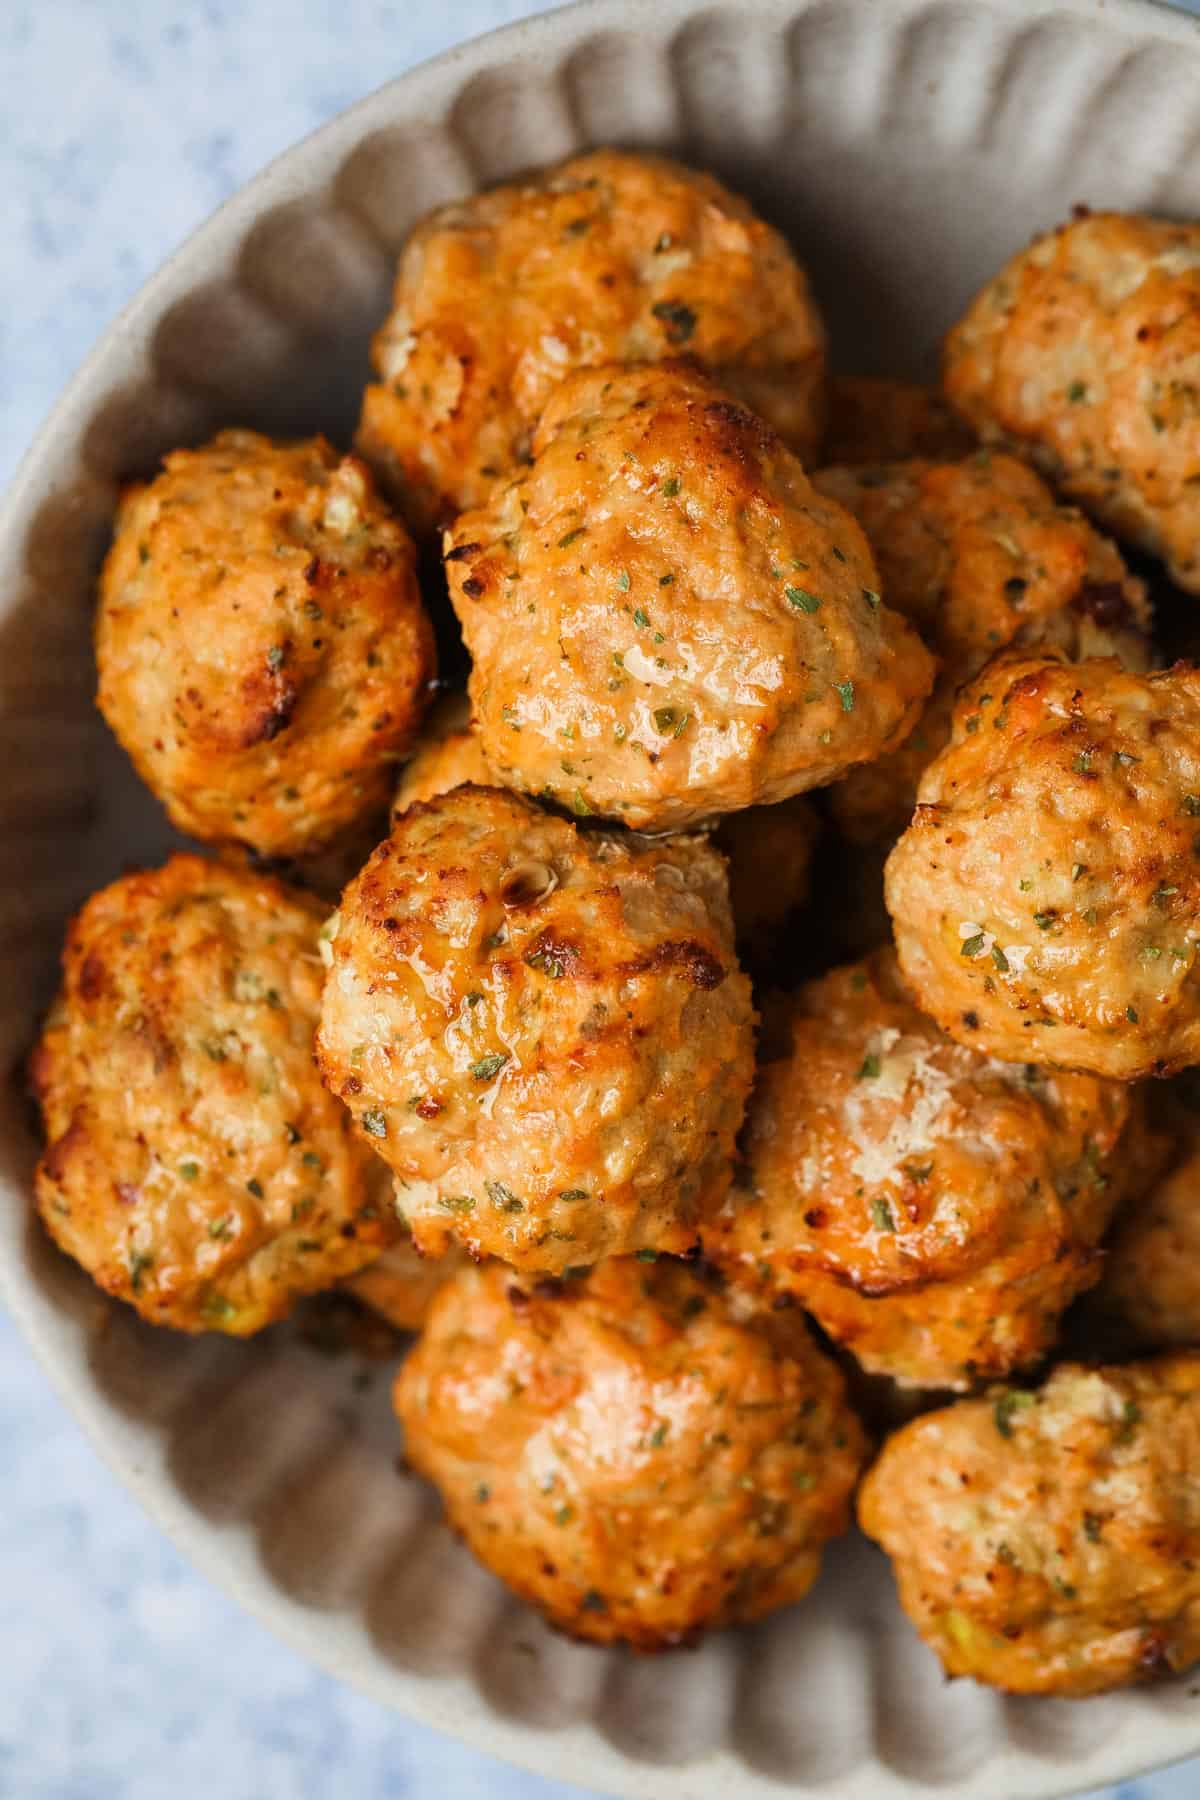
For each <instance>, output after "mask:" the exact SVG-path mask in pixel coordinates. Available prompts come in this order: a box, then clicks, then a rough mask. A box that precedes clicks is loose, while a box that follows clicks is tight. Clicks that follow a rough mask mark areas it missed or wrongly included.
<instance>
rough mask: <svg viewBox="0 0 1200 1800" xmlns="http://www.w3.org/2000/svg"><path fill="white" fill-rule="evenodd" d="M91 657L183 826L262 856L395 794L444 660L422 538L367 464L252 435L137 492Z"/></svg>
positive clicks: (280, 852)
mask: <svg viewBox="0 0 1200 1800" xmlns="http://www.w3.org/2000/svg"><path fill="white" fill-rule="evenodd" d="M96 658H97V662H98V664H99V668H100V686H99V692H98V695H97V700H98V703H99V706H100V710H101V712H102V713H103V714H104V716H105V718H106V719H107V720H108V723H109V724H110V725H111V727H112V729H113V731H114V732H115V733H116V735H117V737H118V738H119V739H120V741H121V743H122V744H123V745H124V747H125V749H126V750H127V751H128V752H129V755H130V756H131V757H132V758H133V761H134V764H135V766H136V767H137V771H138V773H139V774H140V775H141V777H142V779H143V780H144V781H145V782H146V783H147V785H148V786H149V787H151V788H152V789H153V791H154V792H155V793H156V794H157V795H158V797H159V799H160V800H161V801H162V802H163V804H164V805H165V807H166V808H167V811H168V812H169V814H170V815H171V818H172V820H173V822H174V823H175V824H176V825H177V826H179V828H180V830H182V831H188V832H191V833H192V835H193V836H194V837H198V838H204V839H208V840H213V841H223V840H234V841H237V842H240V843H244V844H248V845H250V846H251V848H252V849H254V850H256V851H258V852H260V853H261V854H262V855H265V856H297V855H301V854H303V853H305V852H307V851H310V850H314V849H319V848H321V847H322V846H323V845H325V844H326V843H328V842H329V841H330V840H332V839H334V838H337V837H338V836H340V835H341V834H342V833H344V832H346V831H348V830H349V829H350V828H352V827H353V826H354V825H355V823H356V822H357V821H359V820H361V819H362V818H364V817H365V816H366V815H368V814H370V813H371V812H372V811H373V810H382V808H384V807H385V806H386V805H387V800H388V794H389V790H390V787H391V783H392V776H393V766H394V764H395V763H396V762H397V761H398V760H399V759H400V758H401V757H402V756H403V755H404V753H405V751H406V750H407V748H408V745H409V742H410V740H411V738H412V737H413V735H414V733H415V731H416V729H417V726H418V724H419V722H420V718H421V713H422V711H423V710H424V705H425V700H426V695H427V689H428V687H429V683H430V681H431V679H432V676H433V670H434V647H433V633H432V629H431V627H430V624H429V620H428V618H427V617H426V614H425V610H424V608H423V606H422V604H421V597H420V594H419V592H418V589H417V580H416V574H415V568H414V556H413V548H412V543H411V541H410V539H409V536H408V533H407V532H406V531H405V529H404V527H403V526H402V525H401V524H400V522H399V521H398V520H397V519H394V518H393V517H392V516H391V514H390V513H389V512H388V511H387V510H386V509H385V507H384V506H383V505H382V503H381V502H380V501H379V499H378V498H377V497H376V494H375V490H374V485H373V483H372V480H371V476H370V474H369V472H368V471H367V470H366V469H365V468H364V466H363V465H362V463H360V462H359V461H358V460H357V459H356V458H355V457H345V456H339V454H338V453H337V451H336V450H334V449H333V448H332V446H331V445H329V444H327V443H326V442H325V440H324V439H323V438H312V439H309V440H306V441H305V442H303V443H299V444H274V443H272V442H271V441H270V439H268V438H265V437H260V436H258V435H257V433H255V432H252V431H223V432H221V434H220V435H219V436H218V437H216V438H214V439H213V441H212V443H210V444H207V445H205V446H204V447H203V448H202V449H200V450H176V451H174V452H172V454H171V455H170V456H168V457H167V459H166V465H165V467H164V469H163V472H162V473H161V474H160V475H158V476H156V478H155V479H154V480H153V481H151V482H150V483H149V484H148V485H146V486H137V487H133V488H131V489H129V490H128V491H127V493H126V495H125V497H124V499H123V500H122V503H121V507H120V511H119V513H118V515H117V524H116V536H115V539H114V541H113V546H112V549H111V550H110V551H109V554H108V560H107V562H106V563H105V565H104V572H103V574H102V576H101V578H100V604H99V609H98V612H97V615H96Z"/></svg>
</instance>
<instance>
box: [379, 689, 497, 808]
mask: <svg viewBox="0 0 1200 1800" xmlns="http://www.w3.org/2000/svg"><path fill="white" fill-rule="evenodd" d="M468 784H469V785H473V786H475V787H495V786H496V785H497V783H496V780H495V777H494V776H493V774H492V771H491V770H490V769H489V768H488V765H487V762H486V761H485V759H484V754H483V749H482V747H481V745H480V742H479V738H478V736H477V734H476V733H475V732H473V731H472V730H471V706H470V702H469V701H468V699H467V696H466V695H465V694H448V695H447V696H446V698H445V699H444V700H440V701H439V702H438V704H437V705H436V706H435V707H434V709H433V711H432V712H431V713H430V715H429V719H428V721H427V723H426V727H425V730H424V731H423V732H422V734H421V737H420V738H419V740H418V742H417V746H416V749H415V750H414V751H413V754H412V756H411V757H410V759H409V760H408V762H406V763H405V765H404V768H403V769H402V770H401V773H400V779H399V781H398V782H397V783H396V793H395V797H394V799H393V801H392V817H393V819H398V818H399V817H400V814H401V813H402V812H406V811H407V810H408V808H409V807H410V806H412V805H413V804H414V803H415V802H416V801H418V800H436V799H437V797H438V795H439V794H448V793H449V792H450V790H451V788H456V787H463V786H465V785H468Z"/></svg>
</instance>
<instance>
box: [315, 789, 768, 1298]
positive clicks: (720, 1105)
mask: <svg viewBox="0 0 1200 1800" xmlns="http://www.w3.org/2000/svg"><path fill="white" fill-rule="evenodd" d="M329 929H330V930H331V932H332V934H333V935H332V936H331V939H330V941H329V942H328V944H327V951H328V954H329V957H330V962H331V967H330V970H329V975H328V978H327V981H326V986H325V1000H324V1007H323V1013H322V1023H321V1030H320V1035H319V1054H320V1058H321V1065H322V1069H323V1071H324V1074H325V1079H326V1081H327V1082H328V1084H329V1086H330V1087H331V1088H332V1089H333V1090H334V1092H335V1093H337V1094H340V1095H341V1097H342V1098H343V1099H344V1100H345V1101H346V1103H347V1105H348V1106H349V1107H350V1108H351V1110H352V1112H353V1114H354V1117H355V1119H356V1121H357V1124H358V1128H359V1130H360V1131H361V1132H362V1134H363V1136H364V1138H365V1139H366V1141H367V1142H368V1143H369V1144H370V1145H371V1146H372V1147H373V1148H374V1149H375V1150H377V1151H378V1152H379V1154H380V1155H381V1156H382V1157H383V1159H384V1160H385V1162H387V1164H388V1165H389V1167H390V1168H391V1169H392V1170H393V1172H394V1173H395V1175H396V1177H397V1204H398V1206H399V1208H400V1210H401V1211H402V1212H403V1214H404V1215H405V1217H406V1218H407V1220H408V1222H409V1224H410V1225H411V1227H412V1233H413V1237H414V1239H415V1241H416V1243H417V1245H418V1246H419V1248H421V1249H422V1250H425V1251H428V1252H431V1253H433V1254H435V1255H436V1254H438V1253H440V1252H441V1251H442V1250H443V1249H445V1247H446V1246H447V1245H448V1244H449V1243H450V1242H451V1241H453V1240H455V1239H457V1240H458V1241H460V1242H462V1243H463V1244H464V1245H465V1246H466V1247H467V1248H468V1249H469V1250H470V1251H471V1252H472V1254H474V1255H495V1256H499V1257H501V1258H502V1259H503V1260H504V1261H505V1262H508V1263H511V1264H512V1265H513V1266H514V1267H516V1268H522V1269H532V1270H540V1271H545V1272H548V1273H558V1272H561V1271H562V1270H563V1269H564V1268H566V1267H568V1266H573V1265H579V1264H586V1263H591V1262H594V1261H596V1260H597V1259H598V1258H599V1257H601V1256H606V1255H614V1254H619V1253H620V1252H622V1251H627V1250H636V1249H642V1248H650V1249H659V1250H673V1251H684V1250H687V1249H689V1248H691V1247H692V1246H693V1245H694V1243H695V1240H696V1224H697V1220H698V1219H699V1218H700V1216H701V1215H702V1213H703V1212H704V1211H705V1210H707V1209H709V1208H710V1207H712V1206H714V1205H716V1204H717V1203H718V1202H719V1201H720V1198H721V1196H722V1194H723V1193H724V1191H725V1188H726V1187H727V1185H728V1183H729V1179H730V1158H731V1154H732V1150H733V1141H734V1136H735V1133H736V1132H737V1130H738V1127H739V1126H740V1124H741V1121H742V1114H743V1110H744V1106H745V1099H746V1094H747V1091H748V1088H749V1085H750V1079H751V1073H752V1059H753V1044H752V1038H753V1012H752V1009H751V1004H750V992H749V983H748V982H747V980H746V978H745V976H744V975H743V974H742V973H741V972H740V970H739V969H738V966H737V962H736V959H735V957H734V954H733V932H732V924H731V920H730V916H729V900H728V891H727V883H726V877H725V868H724V864H723V862H722V860H721V858H720V857H719V856H718V855H717V853H716V852H715V851H713V850H711V849H710V848H709V846H708V845H707V843H706V842H705V841H704V840H703V839H702V838H676V839H672V840H666V841H663V842H655V843H652V844H648V843H645V842H639V841H638V840H636V839H630V838H622V837H618V836H615V835H608V836H601V835H598V834H588V835H585V834H584V833H581V832H579V831H578V830H577V829H576V828H575V826H574V825H572V824H571V823H570V822H569V821H568V820H565V819H561V818H557V817H553V816H551V815H548V814H545V813H541V812H539V811H538V810H537V809H536V808H535V807H533V806H530V805H529V803H528V802H527V801H524V800H521V799H519V798H517V796H515V795H513V794H505V793H501V792H499V791H498V790H496V789H487V788H473V787H467V788H457V789H455V791H454V792H453V793H452V794H448V795H444V796H443V797H442V798H440V799H438V800H434V801H431V802H429V803H428V804H424V805H418V806H415V807H412V808H411V809H410V810H409V811H408V812H407V813H405V814H404V815H403V816H402V817H401V818H400V819H399V820H398V821H397V823H396V825H395V827H394V828H393V832H392V836H391V838H390V839H389V840H388V841H387V842H386V843H384V844H381V845H380V847H379V848H378V850H377V851H376V852H375V854H374V856H373V857H372V859H371V861H370V862H369V863H368V864H367V867H366V868H365V869H364V870H363V872H362V873H361V875H359V877H358V878H357V880H355V881H353V882H351V884H350V886H349V887H348V888H347V890H346V892H345V894H344V895H343V897H342V905H341V910H340V913H339V914H338V915H336V917H335V920H334V921H333V922H332V925H331V927H330V928H329Z"/></svg>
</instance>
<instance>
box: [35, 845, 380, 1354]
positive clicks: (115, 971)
mask: <svg viewBox="0 0 1200 1800" xmlns="http://www.w3.org/2000/svg"><path fill="white" fill-rule="evenodd" d="M324 912H325V909H324V907H323V906H322V905H321V903H320V902H319V901H316V900H313V899H311V898H310V897H309V896H308V895H305V894H301V893H298V892H296V891H294V890H292V889H289V888H285V887H284V886H282V884H281V883H279V882H277V881H272V880H269V879H267V878H266V877H265V876H261V875H253V874H251V873H249V872H248V871H245V870H239V869H234V868H231V867H228V866H226V865H224V864H220V863H214V862H208V861H206V860H205V859H204V858H203V857H199V856H173V857H172V858H171V860H170V861H169V862H168V863H167V864H166V865H165V866H164V867H163V868H161V869H156V870H152V871H150V872H148V873H146V874H140V875H128V876H125V877H124V878H123V879H122V880H120V881H115V882H113V884H112V886H111V887H107V888H104V889H103V890H102V891H101V892H100V893H98V894H94V895H93V896H92V898H91V899H90V900H89V901H88V903H87V905H86V906H85V907H84V908H83V911H82V912H81V913H80V914H79V916H78V917H77V918H76V919H75V921H74V922H73V924H72V926H71V929H70V931H69V933H68V936H67V944H66V950H65V953H64V957H63V971H64V981H63V988H62V992H61V993H60V995H59V997H58V1000H57V1002H56V1003H55V1006H54V1009H53V1011H52V1012H51V1014H50V1017H49V1019H48V1020H47V1022H46V1026H45V1030H44V1031H43V1034H42V1038H41V1042H40V1044H39V1045H38V1048H37V1050H36V1052H35V1054H34V1057H33V1062H32V1071H31V1072H32V1076H33V1084H34V1088H35V1091H36V1093H37V1096H38V1099H39V1101H40V1103H41V1108H42V1113H43V1115H44V1118H45V1124H46V1139H47V1147H46V1151H45V1154H44V1155H43V1157H42V1160H41V1162H40V1163H39V1164H38V1170H37V1177H36V1194H37V1204H38V1208H39V1211H40V1212H41V1215H42V1217H43V1219H44V1220H45V1222H46V1224H47V1226H48V1227H49V1229H50V1232H51V1234H52V1235H53V1237H54V1238H55V1239H56V1241H57V1242H58V1243H59V1245H60V1246H61V1247H62V1248H63V1249H64V1250H65V1251H67V1253H68V1254H69V1255H70V1256H73V1257H74V1258H75V1260H76V1261H77V1262H79V1263H82V1265H83V1267H84V1268H85V1269H86V1270H87V1271H88V1273H89V1275H91V1276H92V1278H93V1279H94V1280H95V1281H96V1282H98V1283H99V1285H100V1286H101V1287H102V1288H104V1289H106V1290H107V1292H108V1293H110V1294H115V1295H117V1297H118V1298H119V1299H122V1300H127V1301H129V1303H130V1304H131V1305H132V1306H135V1307H136V1308H137V1310H138V1311H139V1312H140V1313H141V1314H142V1315H143V1316H144V1317H145V1318H147V1319H149V1320H151V1321H152V1323H154V1324H156V1325H173V1326H175V1327H176V1329H178V1330H182V1331H204V1330H216V1331H228V1332H234V1333H236V1334H238V1335H244V1334H246V1333H248V1332H252V1331H257V1330H258V1329H259V1328H260V1327H261V1326H263V1325H266V1324H268V1323H269V1322H270V1321H271V1320H272V1319H276V1318H278V1317H280V1316H281V1315H282V1314H283V1313H285V1312H287V1311H288V1309H289V1307H290V1306H291V1304H292V1302H293V1301H294V1300H295V1299H296V1298H297V1297H298V1296H299V1295H301V1294H308V1293H313V1292H315V1291H316V1290H317V1289H319V1288H324V1287H328V1286H329V1285H330V1284H331V1283H332V1282H334V1281H336V1280H337V1279H338V1278H339V1277H340V1276H343V1275H348V1274H350V1273H351V1272H352V1271H353V1270H354V1269H357V1268H360V1267H361V1266H362V1265H363V1264H364V1263H366V1262H369V1261H370V1260H371V1258H372V1257H375V1256H378V1254H379V1252H380V1250H381V1249H382V1248H383V1247H384V1246H385V1245H386V1244H388V1243H389V1242H391V1241H392V1240H393V1239H394V1237H395V1236H396V1230H397V1228H396V1226H395V1224H394V1222H392V1221H391V1218H390V1207H388V1205H387V1201H386V1193H384V1194H383V1196H382V1200H383V1204H382V1205H381V1204H380V1200H381V1193H380V1190H381V1186H383V1184H381V1183H380V1182H379V1181H378V1179H377V1177H376V1175H375V1171H374V1168H373V1165H372V1159H371V1158H370V1157H368V1156H366V1155H365V1154H364V1153H363V1151H362V1150H361V1149H360V1148H359V1146H358V1144H357V1143H356V1141H355V1139H354V1137H353V1135H352V1133H351V1130H350V1120H349V1117H348V1115H347V1114H346V1112H345V1111H344V1109H343V1108H342V1107H341V1105H340V1104H339V1103H338V1102H337V1101H336V1100H335V1099H333V1097H332V1096H331V1095H330V1094H328V1093H327V1092H326V1091H325V1089H324V1088H323V1087H322V1085H321V1081H320V1078H319V1076H318V1074H317V1070H316V1067H315V1064H314V1061H313V1032H314V1030H315V1028H316V1023H317V1008H318V1003H319V999H320V991H321V973H322V971H321V959H320V957H319V955H318V954H317V935H318V932H319V930H320V926H321V920H322V918H323V917H324Z"/></svg>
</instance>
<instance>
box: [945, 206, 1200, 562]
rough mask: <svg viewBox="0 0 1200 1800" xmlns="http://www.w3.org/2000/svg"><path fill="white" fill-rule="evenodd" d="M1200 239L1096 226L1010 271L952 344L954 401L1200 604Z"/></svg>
mask: <svg viewBox="0 0 1200 1800" xmlns="http://www.w3.org/2000/svg"><path fill="white" fill-rule="evenodd" d="M1198 358H1200V225H1194V224H1192V225H1177V224H1172V223H1170V222H1169V221H1167V220H1165V219H1148V218H1142V217H1138V216H1137V215H1123V214H1120V213H1095V214H1091V215H1089V216H1086V217H1083V218H1077V219H1075V220H1074V221H1073V222H1072V223H1071V224H1068V225H1063V226H1060V227H1059V229H1058V230H1057V231H1054V232H1051V233H1049V234H1048V235H1047V236H1044V237H1040V238H1038V239H1036V240H1035V242H1034V243H1033V244H1032V245H1031V246H1030V248H1029V249H1028V250H1023V251H1021V252H1020V253H1019V254H1018V255H1017V256H1014V257H1013V258H1012V260H1011V261H1010V262H1009V263H1008V264H1006V266H1005V267H1004V268H1003V269H1002V270H1001V271H1000V273H999V275H997V276H996V277H995V278H994V280H992V281H991V282H989V283H988V285H987V287H985V288H984V289H983V291H982V293H980V294H979V296H978V297H977V298H976V299H975V301H974V302H973V303H972V305H971V307H970V308H969V310H968V311H967V313H966V316H965V317H964V318H963V319H962V320H961V321H960V323H959V324H958V325H956V326H955V328H954V330H953V331H952V332H951V333H950V335H949V337H948V338H947V340H946V349H945V359H944V380H945V387H946V392H947V394H948V396H949V398H950V400H951V402H952V403H953V404H954V406H955V407H957V409H958V410H959V412H960V413H961V414H962V415H963V417H964V418H965V419H967V420H968V421H969V423H970V424H971V425H972V426H973V427H974V428H975V430H976V431H978V432H979V434H980V436H981V437H985V438H989V439H991V440H993V441H997V442H1004V443H1011V444H1014V445H1017V446H1019V447H1020V448H1021V449H1023V450H1025V451H1027V452H1028V453H1030V454H1032V455H1033V456H1034V458H1035V459H1036V460H1037V461H1038V463H1039V464H1040V465H1041V466H1042V468H1043V469H1045V471H1046V472H1047V474H1048V475H1049V476H1050V477H1051V479H1052V480H1053V481H1054V482H1055V484H1056V486H1058V487H1060V488H1061V489H1062V491H1063V492H1064V493H1065V494H1067V495H1069V496H1070V498H1071V499H1073V500H1078V501H1079V502H1080V504H1081V505H1083V506H1086V507H1087V509H1088V511H1089V512H1091V513H1092V514H1094V516H1095V517H1096V518H1097V519H1099V520H1100V521H1101V522H1102V523H1103V524H1105V525H1107V526H1108V528H1109V529H1110V530H1111V531H1115V532H1116V533H1117V534H1118V536H1121V537H1127V538H1130V539H1131V540H1132V541H1133V542H1134V543H1136V544H1139V545H1141V547H1142V548H1143V549H1145V550H1149V551H1150V552H1151V553H1152V554H1153V555H1156V556H1161V557H1162V559H1163V560H1164V561H1165V562H1166V563H1167V564H1168V566H1169V567H1170V569H1171V572H1172V574H1173V575H1174V577H1175V580H1176V581H1177V582H1178V583H1179V585H1180V587H1184V588H1188V589H1189V590H1190V591H1191V592H1193V593H1197V592H1200V554H1198V553H1197V544H1198V543H1200V488H1198V487H1197V485H1196V479H1195V478H1196V471H1197V468H1198V467H1200V381H1198V379H1197V375H1196V366H1197V359H1198Z"/></svg>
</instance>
